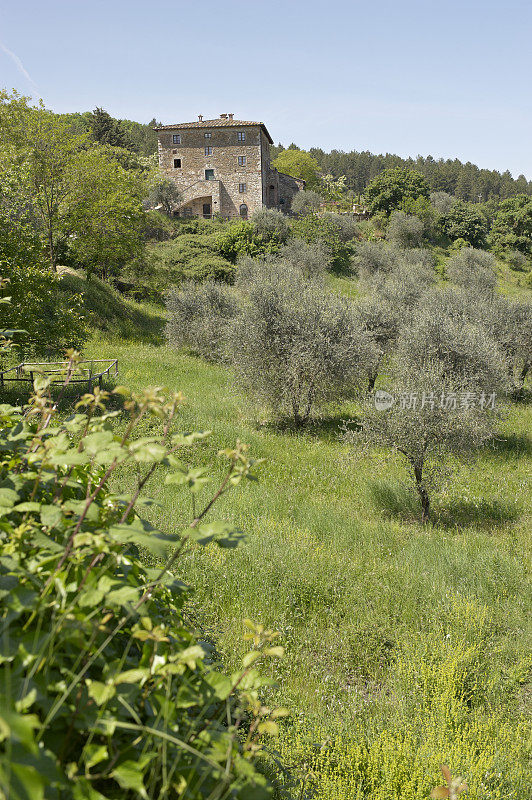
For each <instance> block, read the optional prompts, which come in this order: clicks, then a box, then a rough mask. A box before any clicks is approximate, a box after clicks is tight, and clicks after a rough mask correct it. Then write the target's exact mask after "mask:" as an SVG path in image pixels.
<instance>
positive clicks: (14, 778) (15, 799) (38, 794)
mask: <svg viewBox="0 0 532 800" xmlns="http://www.w3.org/2000/svg"><path fill="white" fill-rule="evenodd" d="M1 771H2V772H3V773H4V775H5V773H6V772H7V770H6V769H5V767H4V765H3V764H2V766H1ZM9 772H10V775H9V795H8V796H9V798H10V800H43V798H44V779H43V777H42V776H41V774H40V773H39V771H38V770H37V769H36V768H35V767H32V766H29V765H27V764H14V763H13V762H11V763H10V765H9ZM6 778H7V775H6ZM0 782H1V783H2V784H4V779H2V781H0ZM4 785H5V784H4Z"/></svg>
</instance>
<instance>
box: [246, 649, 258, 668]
mask: <svg viewBox="0 0 532 800" xmlns="http://www.w3.org/2000/svg"><path fill="white" fill-rule="evenodd" d="M258 658H260V652H259V651H258V650H251V651H250V652H249V653H246V655H245V656H244V658H243V659H242V664H243V666H244V667H245V668H246V669H247V667H250V666H251V664H253V663H254V662H255V661H256V660H257V659H258Z"/></svg>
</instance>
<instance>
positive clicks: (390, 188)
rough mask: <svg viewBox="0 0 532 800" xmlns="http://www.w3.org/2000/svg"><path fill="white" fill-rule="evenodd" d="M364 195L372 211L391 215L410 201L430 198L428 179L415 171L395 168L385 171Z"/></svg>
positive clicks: (374, 180)
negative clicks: (406, 201) (405, 202)
mask: <svg viewBox="0 0 532 800" xmlns="http://www.w3.org/2000/svg"><path fill="white" fill-rule="evenodd" d="M364 195H365V197H366V200H367V202H368V205H369V208H370V211H372V212H373V213H375V212H377V211H382V212H384V213H385V214H391V212H392V211H395V210H396V209H398V208H400V207H401V204H402V203H403V202H404V201H405V200H408V199H411V200H417V198H418V197H427V198H428V196H429V185H428V183H427V179H426V178H425V176H424V175H422V173H421V172H417V171H416V170H413V169H403V168H402V167H394V168H392V169H385V170H384V171H383V172H381V173H380V175H377V177H376V178H374V179H373V180H372V181H371V183H369V184H368V185H367V186H366V189H365V191H364Z"/></svg>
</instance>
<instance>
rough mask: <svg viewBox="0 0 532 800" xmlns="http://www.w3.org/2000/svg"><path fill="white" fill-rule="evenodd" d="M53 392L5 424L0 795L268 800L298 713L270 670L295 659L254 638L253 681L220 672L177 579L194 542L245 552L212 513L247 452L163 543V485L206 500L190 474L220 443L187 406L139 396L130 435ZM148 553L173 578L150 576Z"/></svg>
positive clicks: (94, 407) (128, 411) (131, 403)
mask: <svg viewBox="0 0 532 800" xmlns="http://www.w3.org/2000/svg"><path fill="white" fill-rule="evenodd" d="M70 363H71V367H72V368H74V369H75V362H74V359H71V362H70ZM36 386H37V389H36V393H35V395H34V397H32V398H31V400H30V405H29V406H28V407H27V408H25V409H24V410H22V409H20V408H13V407H11V406H6V405H4V406H2V408H1V411H0V414H1V418H2V429H1V432H0V452H1V458H0V480H1V485H2V488H1V490H0V491H1V495H0V496H1V505H0V508H1V515H2V526H1V534H0V580H1V585H2V603H3V607H4V615H3V636H2V642H1V645H0V650H1V662H0V673H1V681H0V687H1V688H0V695H1V696H0V700H1V711H0V720H1V727H0V793H1V794H2V796H4V797H12V798H15V797H16V798H32V800H33V799H35V800H39V799H42V798H44V797H46V798H52V797H54V798H61V800H84V799H85V798H101V799H102V800H104V799H105V798H109V799H111V798H117V797H126V796H135V797H142V798H144V800H155V799H156V798H160V797H163V796H165V795H166V796H167V797H170V796H174V797H177V796H178V795H180V796H186V797H189V798H191V800H205V799H206V798H213V797H219V798H226V797H234V798H244V797H254V798H255V797H256V798H261V800H264V798H267V797H268V796H269V791H268V786H267V782H266V780H265V779H264V777H262V776H261V775H260V774H258V772H257V771H256V770H255V768H254V766H253V760H254V758H255V757H256V755H257V753H258V752H260V748H261V738H262V732H264V733H266V732H267V733H269V734H274V733H275V732H276V729H277V725H276V723H275V717H276V716H282V715H283V713H284V712H283V710H281V709H279V710H277V711H274V712H272V711H270V709H266V707H265V706H262V704H261V703H260V700H259V692H260V690H261V686H262V685H264V684H267V683H271V681H268V680H263V679H261V678H260V677H259V674H258V672H257V670H256V663H257V659H258V658H261V657H264V656H265V655H266V653H267V652H269V653H270V655H272V656H275V655H277V656H279V655H281V654H282V648H279V647H273V648H271V647H270V643H271V641H272V639H273V638H274V637H275V633H274V632H271V631H264V628H263V627H262V626H260V627H257V626H255V625H253V624H252V623H249V625H248V627H249V628H250V631H251V632H250V637H252V638H253V639H254V643H255V645H258V647H256V648H255V651H252V653H251V654H248V656H247V659H246V660H245V662H244V664H245V666H243V668H242V669H239V670H237V671H236V672H235V673H233V675H231V676H228V675H224V674H222V673H220V672H217V671H215V670H214V669H213V668H212V667H211V666H209V664H208V661H207V660H206V658H205V655H206V654H205V651H204V649H203V648H202V647H201V646H200V644H199V643H198V641H197V640H196V639H195V638H194V635H193V634H192V632H191V630H190V628H189V626H188V625H187V623H186V621H185V620H186V617H185V616H184V614H183V611H182V608H183V604H184V601H185V599H186V597H187V592H188V590H187V587H186V586H185V585H184V584H183V583H182V582H181V581H180V580H179V578H178V575H177V574H176V572H175V568H176V567H177V565H178V564H179V559H180V558H181V556H182V553H183V551H184V550H185V551H186V548H187V547H190V546H191V543H193V542H196V543H197V544H207V543H209V542H213V543H216V544H218V545H219V546H221V547H234V546H236V544H237V543H238V541H239V539H240V534H239V533H238V532H237V531H236V530H235V529H234V527H233V526H232V525H231V524H229V523H219V522H215V521H208V520H207V514H208V512H209V509H210V508H211V506H212V504H213V502H214V501H215V500H216V498H217V497H218V496H221V495H223V494H225V492H226V491H227V490H228V489H229V488H230V487H232V486H234V485H236V484H237V483H239V482H240V481H241V480H242V479H243V478H245V477H247V476H249V474H250V469H251V467H252V462H250V461H249V460H248V458H247V456H246V452H245V446H243V445H238V446H237V447H236V449H234V450H226V451H225V452H224V456H225V458H226V459H227V467H226V471H225V477H224V478H223V479H222V481H221V483H220V485H219V486H218V488H217V489H216V490H213V491H212V493H211V495H210V500H208V502H206V503H205V505H203V506H198V508H199V509H201V510H198V511H197V512H196V513H195V514H194V515H193V517H194V518H193V519H191V520H190V522H189V523H188V526H187V524H186V523H184V528H183V530H182V531H179V532H176V531H172V533H164V532H162V531H159V530H156V529H154V528H153V527H152V526H151V525H150V524H148V523H147V522H146V521H144V520H143V519H142V518H141V517H140V516H139V515H138V513H137V511H136V505H137V504H138V498H139V495H140V493H141V491H142V489H143V486H144V485H145V483H146V482H147V480H148V479H149V478H150V477H151V476H153V475H154V474H155V473H156V472H157V471H158V470H161V469H164V470H166V478H165V480H166V483H169V484H176V485H179V486H182V487H190V489H191V490H192V492H196V491H197V489H198V488H199V487H201V486H203V485H204V484H205V482H206V480H207V476H206V473H205V470H203V469H189V468H188V467H187V466H186V465H185V463H184V459H185V456H184V454H185V453H186V452H187V449H188V448H190V447H193V446H194V445H195V444H197V443H198V442H199V441H201V440H202V439H203V438H204V434H197V433H191V434H185V435H184V434H181V433H179V432H176V430H175V415H176V412H177V410H178V408H179V405H180V403H181V397H180V395H174V396H171V397H169V398H165V397H164V396H162V395H161V394H160V392H158V391H157V390H146V391H145V392H144V393H141V394H139V395H129V394H127V393H125V392H124V390H122V391H121V394H126V397H125V402H124V407H123V409H122V412H123V413H124V414H125V417H126V419H127V422H126V424H125V426H124V429H123V432H122V433H120V434H117V433H114V432H113V429H112V427H111V420H112V418H113V417H114V416H115V413H116V412H112V413H107V412H106V410H105V406H106V402H107V399H108V396H107V394H106V393H105V392H100V391H99V390H98V389H96V391H95V393H94V394H88V395H84V397H83V398H82V400H81V401H80V402H79V403H78V407H77V412H76V414H74V415H72V416H71V417H69V418H67V419H65V420H64V421H60V420H56V421H55V422H54V421H52V420H54V419H55V418H54V408H53V407H52V405H51V401H50V399H49V398H48V397H47V395H46V391H45V381H44V380H39V381H38V382H37V384H36ZM149 418H151V419H152V420H153V421H154V422H155V421H156V420H159V422H160V425H161V431H160V432H157V430H156V428H155V424H153V425H151V426H150V428H151V429H150V435H149V436H146V435H145V436H143V438H140V439H135V438H134V437H133V435H132V434H133V432H134V431H135V430H136V429H137V428H138V427H139V426H141V425H142V421H143V420H144V419H149ZM178 455H179V456H180V458H178V457H177V456H178ZM124 470H129V471H128V472H127V473H126V474H128V475H129V476H130V477H131V478H133V475H135V476H136V477H135V478H134V486H133V487H132V490H131V492H130V493H128V494H124V493H123V489H121V491H120V493H119V494H117V493H114V492H113V491H112V490H111V489H110V487H109V483H110V481H111V480H112V479H113V477H114V475H115V474H116V473H119V474H120V475H121V480H120V484H121V486H122V485H123V478H124ZM187 499H188V498H187ZM193 507H194V506H193ZM183 519H186V516H184V517H183ZM138 548H142V549H143V550H145V551H147V552H148V553H149V554H150V556H151V558H152V563H157V564H158V566H156V567H155V566H152V567H147V566H145V564H144V563H143V562H142V561H141V560H140V559H139V556H138ZM153 559H155V561H153ZM252 664H254V666H253V667H252ZM239 728H240V730H242V731H243V732H244V735H243V736H242V737H241V736H239V733H238V730H239Z"/></svg>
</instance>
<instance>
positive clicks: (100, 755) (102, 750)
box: [83, 744, 109, 770]
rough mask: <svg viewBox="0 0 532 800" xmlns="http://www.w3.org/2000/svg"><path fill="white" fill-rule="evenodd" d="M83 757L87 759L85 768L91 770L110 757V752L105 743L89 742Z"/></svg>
mask: <svg viewBox="0 0 532 800" xmlns="http://www.w3.org/2000/svg"><path fill="white" fill-rule="evenodd" d="M83 758H84V761H85V768H86V769H87V770H90V769H91V767H94V766H96V764H99V763H100V762H101V761H105V760H106V759H107V758H109V753H108V751H107V747H106V746H105V745H104V744H89V745H87V746H86V747H85V749H84V751H83Z"/></svg>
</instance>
